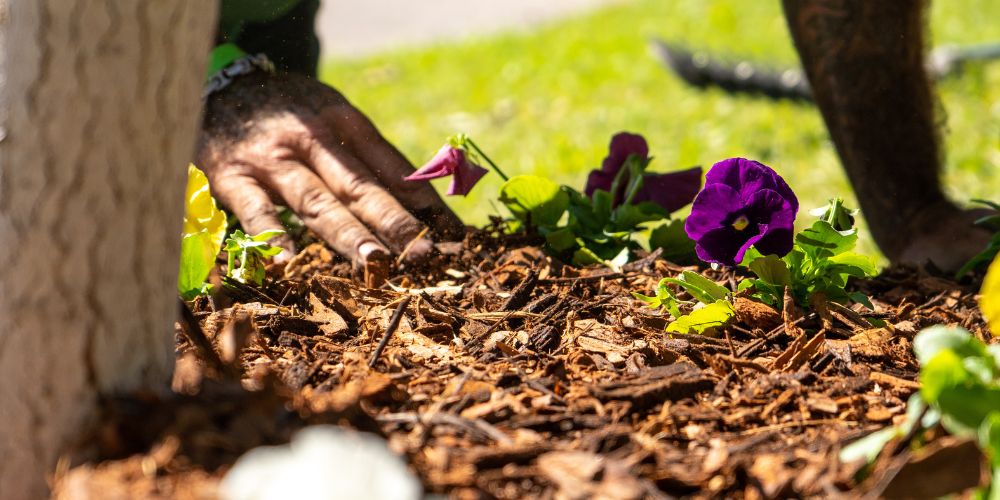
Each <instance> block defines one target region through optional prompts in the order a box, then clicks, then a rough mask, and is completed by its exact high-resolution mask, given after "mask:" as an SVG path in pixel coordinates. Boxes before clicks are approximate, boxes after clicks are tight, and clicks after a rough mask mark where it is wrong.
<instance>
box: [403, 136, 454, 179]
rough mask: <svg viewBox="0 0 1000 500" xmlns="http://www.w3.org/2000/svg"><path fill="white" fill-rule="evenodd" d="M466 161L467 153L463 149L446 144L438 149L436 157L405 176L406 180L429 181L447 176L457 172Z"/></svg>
mask: <svg viewBox="0 0 1000 500" xmlns="http://www.w3.org/2000/svg"><path fill="white" fill-rule="evenodd" d="M464 161H465V154H464V153H462V152H461V151H459V150H457V149H455V148H453V147H451V145H448V144H445V145H444V146H443V147H442V148H441V149H439V150H438V152H437V154H435V155H434V158H431V161H429V162H427V163H426V164H425V165H424V166H422V167H420V168H419V169H417V171H416V172H414V173H412V174H410V175H408V176H406V177H404V178H403V180H404V181H428V180H431V179H438V178H440V177H447V176H449V175H452V174H454V173H455V171H456V170H457V169H458V168H459V166H460V165H461V164H462V162H464Z"/></svg>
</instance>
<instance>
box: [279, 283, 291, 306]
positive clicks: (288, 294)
mask: <svg viewBox="0 0 1000 500" xmlns="http://www.w3.org/2000/svg"><path fill="white" fill-rule="evenodd" d="M291 294H292V287H288V291H287V292H285V296H284V297H282V298H281V302H278V307H284V305H285V301H286V300H288V297H289V296H290V295H291Z"/></svg>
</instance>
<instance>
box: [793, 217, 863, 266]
mask: <svg viewBox="0 0 1000 500" xmlns="http://www.w3.org/2000/svg"><path fill="white" fill-rule="evenodd" d="M857 233H858V230H857V229H851V230H849V231H837V230H836V229H834V228H833V226H831V225H830V223H829V222H827V221H825V220H818V221H816V222H814V223H813V225H812V226H810V227H809V228H807V229H803V230H802V231H801V232H799V234H797V235H795V243H797V244H798V246H799V248H801V249H802V250H803V251H804V252H805V253H806V254H808V255H810V256H812V257H814V258H817V257H818V258H824V257H827V258H828V257H832V256H834V255H840V254H842V253H844V252H847V251H850V250H852V249H853V248H854V245H855V244H857V241H858V234H857Z"/></svg>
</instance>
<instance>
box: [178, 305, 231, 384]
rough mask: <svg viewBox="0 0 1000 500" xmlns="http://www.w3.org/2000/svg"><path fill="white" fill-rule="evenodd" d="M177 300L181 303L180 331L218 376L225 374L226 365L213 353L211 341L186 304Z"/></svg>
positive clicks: (217, 354)
mask: <svg viewBox="0 0 1000 500" xmlns="http://www.w3.org/2000/svg"><path fill="white" fill-rule="evenodd" d="M177 300H178V301H179V302H180V303H181V330H183V331H184V334H185V335H187V337H188V338H189V339H191V342H192V343H193V344H194V345H195V347H197V348H198V350H199V351H201V355H202V358H203V359H204V360H205V362H206V363H207V364H208V365H209V366H211V367H212V369H214V370H215V371H216V372H218V373H219V374H223V375H224V374H226V373H227V370H226V364H225V363H223V362H222V358H220V357H219V353H217V352H215V348H214V347H212V341H211V340H209V339H208V336H206V335H205V331H204V330H202V329H201V325H200V324H199V323H198V318H195V317H194V313H192V312H191V309H190V308H188V305H187V303H185V302H184V301H183V300H182V299H177Z"/></svg>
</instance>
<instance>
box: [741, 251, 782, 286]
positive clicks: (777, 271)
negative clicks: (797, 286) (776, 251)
mask: <svg viewBox="0 0 1000 500" xmlns="http://www.w3.org/2000/svg"><path fill="white" fill-rule="evenodd" d="M749 267H750V270H751V271H753V272H754V274H756V275H757V277H758V278H760V279H762V280H764V281H765V282H767V283H770V284H772V285H776V286H788V285H791V284H792V278H791V273H789V272H788V264H786V263H785V261H783V260H781V259H780V258H778V256H777V255H768V256H767V257H758V258H756V259H754V260H753V261H752V262H750V265H749Z"/></svg>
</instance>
